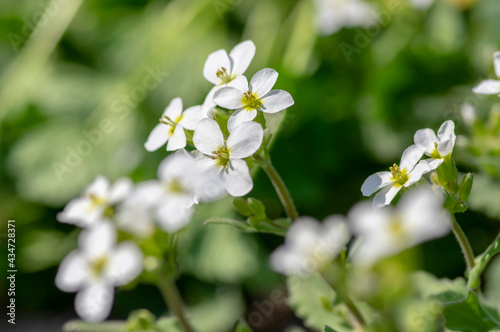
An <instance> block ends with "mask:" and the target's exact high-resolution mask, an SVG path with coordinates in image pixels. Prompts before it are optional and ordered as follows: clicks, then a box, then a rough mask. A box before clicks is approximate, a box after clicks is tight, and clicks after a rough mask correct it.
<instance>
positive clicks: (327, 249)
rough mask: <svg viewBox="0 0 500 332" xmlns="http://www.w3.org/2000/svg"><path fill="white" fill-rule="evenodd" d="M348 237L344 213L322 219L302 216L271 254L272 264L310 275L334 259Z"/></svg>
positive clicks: (288, 272) (280, 269) (287, 272)
mask: <svg viewBox="0 0 500 332" xmlns="http://www.w3.org/2000/svg"><path fill="white" fill-rule="evenodd" d="M348 241H349V232H348V229H347V226H346V224H345V222H344V218H343V217H342V216H337V215H334V216H330V217H328V218H326V219H325V220H324V221H323V223H320V222H318V221H317V220H316V219H314V218H310V217H300V218H299V219H297V220H295V221H294V222H293V224H292V226H290V228H289V230H288V232H287V234H286V237H285V244H284V245H282V246H280V247H278V248H277V249H276V250H275V251H274V252H273V253H272V254H271V258H270V262H271V267H272V268H273V269H274V270H275V271H277V272H280V273H282V274H285V275H307V274H309V273H311V272H314V271H316V270H319V269H321V268H322V267H323V266H324V265H325V264H327V263H329V262H331V261H332V260H333V259H334V258H335V257H336V256H337V255H338V254H339V252H340V251H341V250H342V248H344V246H345V245H346V244H347V242H348Z"/></svg>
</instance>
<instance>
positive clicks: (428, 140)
mask: <svg viewBox="0 0 500 332" xmlns="http://www.w3.org/2000/svg"><path fill="white" fill-rule="evenodd" d="M413 139H414V141H415V144H416V145H417V146H418V147H420V148H421V149H422V150H424V153H425V154H426V155H427V156H429V157H431V158H432V160H430V161H427V162H428V164H429V166H430V167H431V169H436V168H438V166H439V165H441V163H442V162H443V161H444V157H446V156H447V155H449V154H450V153H451V152H452V151H453V147H454V146H455V140H456V139H457V136H456V135H455V123H453V121H451V120H448V121H445V122H444V123H443V124H442V125H441V127H439V130H438V132H437V136H436V134H435V133H434V131H433V130H432V129H429V128H426V129H420V130H417V132H416V133H415V136H414V137H413Z"/></svg>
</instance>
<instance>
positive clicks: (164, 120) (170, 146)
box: [144, 97, 206, 151]
mask: <svg viewBox="0 0 500 332" xmlns="http://www.w3.org/2000/svg"><path fill="white" fill-rule="evenodd" d="M205 117H206V115H205V114H203V109H202V106H201V105H198V106H192V107H190V108H188V109H186V110H185V111H184V112H183V111H182V100H181V98H178V97H177V98H174V99H173V100H172V101H171V102H170V104H168V106H167V108H166V109H165V111H164V112H163V114H162V116H161V118H160V123H159V124H157V125H156V127H154V129H153V130H152V131H151V134H149V137H148V139H147V141H146V143H144V147H145V148H146V150H148V151H155V150H158V149H159V148H160V147H161V146H163V145H164V144H165V143H167V151H175V150H178V149H182V148H184V147H185V146H186V133H185V132H184V129H187V130H194V129H195V128H196V125H197V124H198V122H200V120H201V119H203V118H205Z"/></svg>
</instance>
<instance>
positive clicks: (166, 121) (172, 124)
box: [160, 114, 183, 137]
mask: <svg viewBox="0 0 500 332" xmlns="http://www.w3.org/2000/svg"><path fill="white" fill-rule="evenodd" d="M182 118H183V115H182V114H181V115H179V116H178V117H176V118H175V120H172V119H170V118H169V117H168V116H166V115H162V116H161V118H160V122H161V123H163V124H165V125H167V126H170V129H169V130H168V135H169V136H170V137H172V136H173V135H174V131H175V127H176V126H177V124H178V123H179V122H181V120H182Z"/></svg>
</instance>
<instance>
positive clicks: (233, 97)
mask: <svg viewBox="0 0 500 332" xmlns="http://www.w3.org/2000/svg"><path fill="white" fill-rule="evenodd" d="M242 99H243V92H242V91H240V90H238V89H236V88H233V87H229V86H226V87H222V88H220V89H219V90H217V91H215V93H214V99H213V101H214V103H215V104H216V105H219V106H220V107H223V108H227V109H230V110H234V109H237V108H241V107H243V106H244V105H243V101H242Z"/></svg>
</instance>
